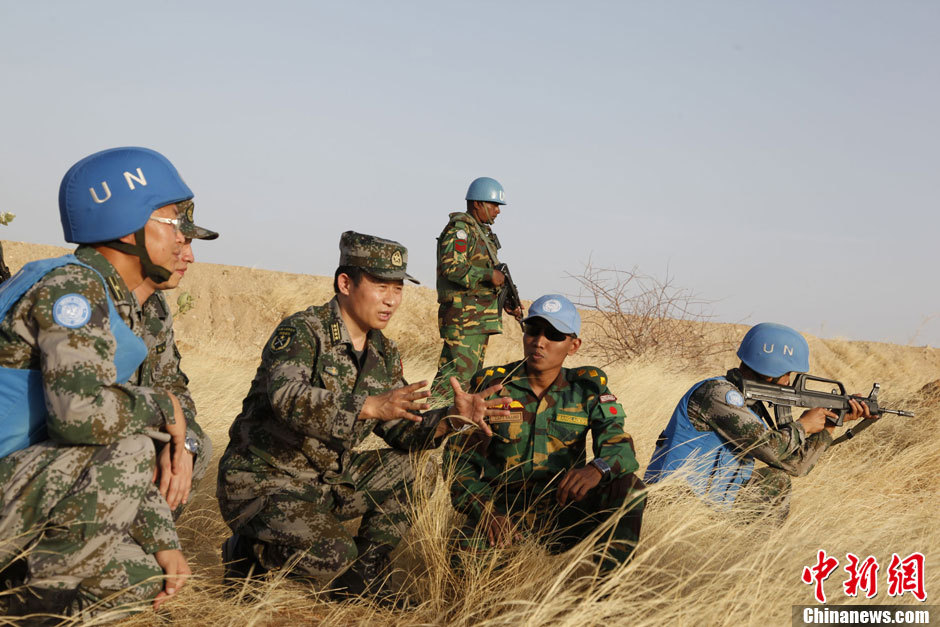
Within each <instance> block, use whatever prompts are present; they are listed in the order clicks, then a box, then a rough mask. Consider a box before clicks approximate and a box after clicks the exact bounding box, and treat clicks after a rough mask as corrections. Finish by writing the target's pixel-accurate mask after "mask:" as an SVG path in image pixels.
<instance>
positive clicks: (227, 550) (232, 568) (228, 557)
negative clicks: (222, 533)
mask: <svg viewBox="0 0 940 627" xmlns="http://www.w3.org/2000/svg"><path fill="white" fill-rule="evenodd" d="M222 565H223V566H224V567H225V574H224V575H223V576H222V581H223V583H226V584H235V585H241V584H242V583H243V582H244V580H245V579H249V578H257V577H260V576H261V575H263V574H264V573H265V572H267V571H266V569H265V568H264V567H263V566H261V564H259V563H258V561H257V560H256V559H255V557H254V555H252V553H251V541H250V540H249V538H246V537H245V536H243V535H240V534H237V533H234V534H232V536H231V537H230V538H229V539H228V540H226V541H225V542H223V543H222Z"/></svg>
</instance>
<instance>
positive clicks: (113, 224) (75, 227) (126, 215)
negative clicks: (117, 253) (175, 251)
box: [59, 147, 193, 244]
mask: <svg viewBox="0 0 940 627" xmlns="http://www.w3.org/2000/svg"><path fill="white" fill-rule="evenodd" d="M192 197H193V193H192V191H190V189H189V187H188V186H187V185H186V183H184V182H183V179H182V178H180V175H179V173H178V172H177V171H176V168H174V167H173V164H172V163H170V162H169V161H168V160H167V158H166V157H164V156H163V155H161V154H160V153H158V152H155V151H153V150H149V149H147V148H134V147H130V148H111V149H109V150H102V151H101V152H96V153H95V154H93V155H89V156H88V157H85V158H84V159H82V160H81V161H79V162H78V163H76V164H75V165H73V166H72V167H71V168H69V171H68V172H66V173H65V176H64V177H62V184H61V185H60V186H59V215H60V216H61V218H62V230H63V231H64V233H65V241H67V242H72V243H74V244H95V243H98V242H108V241H111V240H114V239H117V238H119V237H123V236H125V235H128V234H129V233H133V232H135V231H137V230H139V229H141V228H143V226H144V225H145V224H146V223H147V220H148V219H149V218H150V214H151V213H153V212H154V211H155V210H156V209H159V208H160V207H164V206H166V205H169V204H171V203H176V202H180V201H181V200H189V199H190V198H192Z"/></svg>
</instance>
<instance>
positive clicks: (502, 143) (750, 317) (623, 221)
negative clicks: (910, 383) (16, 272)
mask: <svg viewBox="0 0 940 627" xmlns="http://www.w3.org/2000/svg"><path fill="white" fill-rule="evenodd" d="M938 33H940V3H937V2H932V1H926V0H925V1H923V2H905V1H892V2H872V1H869V2H866V1H860V0H850V1H849V0H847V1H841V2H835V1H833V2H827V1H819V0H812V1H809V0H805V1H794V2H770V1H764V2H761V1H747V2H745V1H741V2H698V1H688V2H662V1H660V2H652V1H647V2H585V1H581V2H577V3H575V2H565V3H560V2H544V1H542V2H505V1H504V2H480V1H476V2H441V1H435V2H430V1H429V2H387V1H385V2H274V1H269V2H265V3H261V2H251V3H248V2H237V1H227V2H199V3H196V2H176V1H159V2H149V3H146V4H144V3H128V2H80V3H79V2H71V1H70V2H39V1H36V2H22V1H16V2H14V1H12V0H0V78H2V85H3V89H2V92H0V112H2V122H0V124H2V129H3V134H2V141H0V210H4V211H13V212H15V213H16V214H17V218H16V220H15V221H14V222H13V223H12V224H11V225H10V226H7V227H0V237H2V238H3V239H10V240H23V241H30V242H39V243H47V244H63V240H62V231H61V228H60V226H59V219H58V211H57V204H56V203H57V200H56V199H57V193H58V186H59V181H60V180H61V177H62V175H63V174H64V173H65V171H66V170H67V169H68V167H69V166H70V165H71V164H72V163H74V162H75V161H77V160H78V159H80V158H82V157H83V156H85V155H87V154H90V153H92V152H95V151H97V150H101V149H104V148H109V147H114V146H124V145H141V146H147V147H150V148H154V149H156V150H159V151H160V152H162V153H164V154H165V155H166V156H167V157H169V158H170V160H171V161H173V162H174V164H175V165H176V166H177V168H178V169H179V170H180V172H181V173H182V175H183V176H184V178H185V179H186V181H187V182H188V183H189V185H190V187H192V189H193V190H194V192H195V193H196V217H197V222H198V223H200V224H203V225H205V226H207V227H210V228H212V229H215V230H218V231H220V232H221V234H222V236H221V238H220V239H218V240H216V241H213V242H198V243H197V244H196V246H195V252H196V257H197V259H198V260H201V261H208V262H214V263H225V264H237V265H246V266H257V267H261V268H269V269H275V270H286V271H291V272H304V273H312V274H324V275H325V274H332V272H333V270H334V269H335V267H336V263H337V260H338V255H339V252H338V247H337V246H338V241H339V235H340V233H341V232H342V231H344V230H347V229H354V230H357V231H362V232H366V233H372V234H376V235H381V236H384V237H389V238H392V239H396V240H399V241H401V242H402V243H404V244H405V245H406V246H408V248H409V250H410V263H409V267H410V272H411V273H412V274H414V275H416V276H417V277H418V278H420V279H421V280H422V281H423V282H424V283H425V284H426V285H428V284H430V285H431V286H433V282H434V250H435V237H436V236H437V235H438V234H439V233H440V231H441V229H442V228H443V226H444V224H445V222H446V220H447V213H448V212H451V211H458V210H461V209H462V208H463V206H464V200H463V197H464V194H465V193H466V188H467V185H468V184H469V183H470V181H471V180H472V179H474V178H475V177H477V176H492V177H494V178H496V179H498V180H499V181H501V182H502V183H503V185H504V187H505V188H506V194H507V201H508V203H509V205H508V206H507V207H506V210H505V211H504V213H503V214H502V215H501V216H500V217H499V219H498V221H497V223H496V225H495V228H496V232H497V233H498V235H499V237H500V239H501V241H502V243H503V251H502V254H501V257H502V258H503V260H504V261H506V262H508V263H509V264H510V266H511V268H512V270H513V274H514V277H515V279H516V282H517V284H518V285H519V288H520V291H521V292H522V296H523V297H524V298H535V297H537V296H539V295H540V294H542V293H545V292H551V291H558V292H564V293H573V292H575V291H576V290H577V286H576V284H575V283H574V282H573V281H572V280H571V279H567V278H565V275H566V274H567V273H571V274H577V273H579V272H580V271H581V270H582V269H583V264H584V262H585V261H587V260H588V258H589V257H590V258H591V259H592V260H593V262H594V264H595V265H598V266H617V267H620V268H625V269H629V268H632V267H634V266H638V267H639V269H640V270H641V271H642V272H645V273H648V274H653V275H658V276H660V277H662V276H664V275H665V274H666V272H667V270H668V272H669V274H670V275H672V276H673V277H674V281H675V283H676V284H677V285H679V286H682V287H686V288H690V289H693V290H695V291H696V292H697V293H698V294H699V295H700V296H701V297H703V298H706V299H710V300H714V301H716V302H715V304H714V305H713V307H712V309H713V311H714V313H715V314H716V315H717V317H718V319H719V320H722V321H741V322H748V323H756V322H761V321H765V320H769V321H776V322H781V323H785V324H789V325H791V326H794V327H796V328H798V329H800V330H802V331H805V332H808V333H813V334H817V335H823V336H825V337H830V336H840V337H849V338H853V339H870V340H887V341H892V342H900V343H907V342H909V341H913V342H914V343H915V344H925V343H927V344H930V345H932V346H940V290H938V281H937V279H936V272H937V269H938V261H940V254H938V252H937V248H936V244H935V242H936V240H937V236H938V231H940V228H938V227H940V217H938V216H940V210H938V206H937V205H938V203H937V200H938V197H940V176H938V172H937V168H938V164H940V37H938Z"/></svg>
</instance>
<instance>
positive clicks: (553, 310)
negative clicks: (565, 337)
mask: <svg viewBox="0 0 940 627" xmlns="http://www.w3.org/2000/svg"><path fill="white" fill-rule="evenodd" d="M532 318H542V319H543V320H545V321H546V322H548V323H549V324H550V325H552V326H553V327H555V328H556V329H557V330H559V331H561V332H562V333H574V334H575V335H577V334H578V333H580V332H581V314H579V313H578V310H577V308H576V307H575V306H574V305H573V304H572V303H571V301H570V300H568V299H567V298H565V297H564V296H562V295H561V294H546V295H545V296H540V297H539V298H538V299H537V300H536V301H535V302H534V303H532V306H531V307H529V315H527V316H526V317H525V320H523V322H527V321H529V320H531V319H532Z"/></svg>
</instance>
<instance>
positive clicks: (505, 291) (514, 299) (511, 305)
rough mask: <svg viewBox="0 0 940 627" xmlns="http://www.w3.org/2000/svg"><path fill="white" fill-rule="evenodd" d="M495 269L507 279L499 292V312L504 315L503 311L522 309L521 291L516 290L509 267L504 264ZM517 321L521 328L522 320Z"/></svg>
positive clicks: (497, 265) (517, 319) (499, 264)
mask: <svg viewBox="0 0 940 627" xmlns="http://www.w3.org/2000/svg"><path fill="white" fill-rule="evenodd" d="M495 268H496V269H497V270H499V271H500V272H502V273H503V276H504V277H506V280H505V281H504V282H503V287H502V289H500V290H499V299H498V301H497V302H498V305H499V311H500V314H502V312H503V311H505V310H506V309H509V310H511V311H516V310H518V309H520V308H521V307H522V301H521V300H519V290H518V289H517V288H516V284H515V282H514V281H513V280H512V275H511V274H510V273H509V266H507V265H506V264H504V263H498V264H496V266H495ZM516 321H517V322H518V323H519V326H520V327H521V326H522V319H521V318H516Z"/></svg>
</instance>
